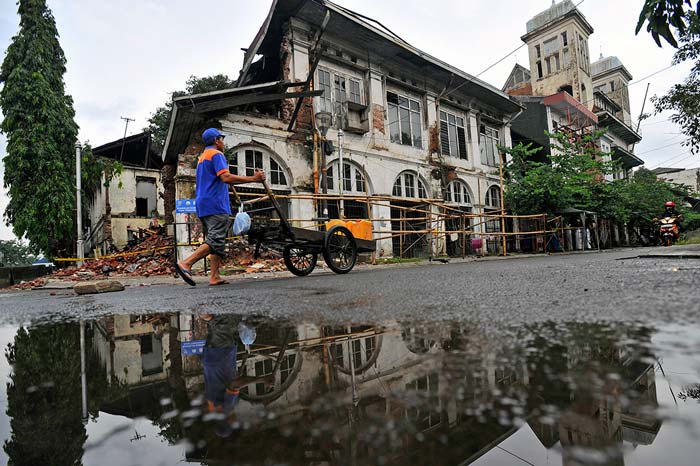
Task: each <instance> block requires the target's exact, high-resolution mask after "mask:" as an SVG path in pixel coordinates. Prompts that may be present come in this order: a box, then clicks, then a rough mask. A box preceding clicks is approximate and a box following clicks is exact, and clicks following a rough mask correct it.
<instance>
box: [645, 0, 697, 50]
mask: <svg viewBox="0 0 700 466" xmlns="http://www.w3.org/2000/svg"><path fill="white" fill-rule="evenodd" d="M686 7H687V9H686ZM692 8H693V4H692V1H691V0H646V1H645V2H644V6H643V7H642V11H641V13H640V14H639V20H638V21H637V27H636V28H635V30H634V33H635V34H639V31H640V30H641V29H642V26H644V23H647V32H648V33H650V34H651V37H653V38H654V41H655V42H656V45H658V46H659V47H661V39H660V38H661V37H663V38H664V40H665V41H666V42H668V43H669V44H671V45H672V46H673V47H678V42H676V38H675V37H674V36H673V31H672V28H673V29H675V30H676V31H677V33H678V35H680V36H683V35H684V34H685V33H686V32H687V30H688V23H689V19H688V15H689V14H690V13H692V11H693V10H692ZM695 8H696V14H700V2H696V5H695Z"/></svg>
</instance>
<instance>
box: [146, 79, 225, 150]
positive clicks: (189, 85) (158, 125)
mask: <svg viewBox="0 0 700 466" xmlns="http://www.w3.org/2000/svg"><path fill="white" fill-rule="evenodd" d="M233 83H234V81H232V80H231V79H229V78H228V76H226V75H223V74H217V75H213V76H206V77H204V78H198V77H196V76H190V78H189V79H188V80H187V81H186V82H185V90H184V91H175V92H173V93H172V99H174V98H176V97H182V96H183V95H189V94H203V93H205V92H212V91H220V90H222V89H228V88H230V87H232V86H233ZM172 99H171V100H170V101H169V102H166V103H165V105H163V106H162V107H158V108H157V109H156V111H155V112H153V113H152V114H151V117H150V118H149V119H148V126H147V127H146V128H144V131H149V132H150V133H151V139H152V142H153V145H154V147H156V149H157V150H158V151H160V150H162V149H163V145H164V144H165V137H166V136H167V134H168V127H169V126H170V114H171V113H172V110H173V103H172Z"/></svg>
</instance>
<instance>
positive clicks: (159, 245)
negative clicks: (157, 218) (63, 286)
mask: <svg viewBox="0 0 700 466" xmlns="http://www.w3.org/2000/svg"><path fill="white" fill-rule="evenodd" d="M173 258H174V255H173V240H172V237H168V236H161V235H156V234H154V235H150V236H147V237H146V238H145V239H144V240H143V241H141V242H140V243H138V244H136V245H134V246H127V247H126V248H124V249H123V250H122V251H120V252H119V253H117V254H113V255H111V256H105V257H103V258H101V259H95V260H87V261H85V263H84V264H83V266H82V267H80V268H78V267H68V268H65V269H61V270H57V271H56V272H54V274H53V275H52V277H53V278H69V279H70V280H73V281H80V280H90V279H93V278H94V277H95V276H105V275H111V274H119V275H138V276H142V277H148V276H151V275H170V274H172V273H174V271H175V269H174V268H173Z"/></svg>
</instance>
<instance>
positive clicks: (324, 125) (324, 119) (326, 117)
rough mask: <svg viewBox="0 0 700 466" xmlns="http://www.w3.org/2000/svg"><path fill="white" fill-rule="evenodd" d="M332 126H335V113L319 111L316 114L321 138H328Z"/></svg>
mask: <svg viewBox="0 0 700 466" xmlns="http://www.w3.org/2000/svg"><path fill="white" fill-rule="evenodd" d="M331 126H333V115H331V114H330V112H318V113H317V114H316V130H317V131H318V132H319V133H320V134H321V138H323V139H325V138H326V134H328V130H329V129H330V127H331Z"/></svg>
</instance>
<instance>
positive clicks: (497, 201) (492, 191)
mask: <svg viewBox="0 0 700 466" xmlns="http://www.w3.org/2000/svg"><path fill="white" fill-rule="evenodd" d="M486 207H490V208H492V209H500V208H501V188H500V187H498V186H496V185H494V186H491V187H490V188H489V189H488V191H486Z"/></svg>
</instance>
